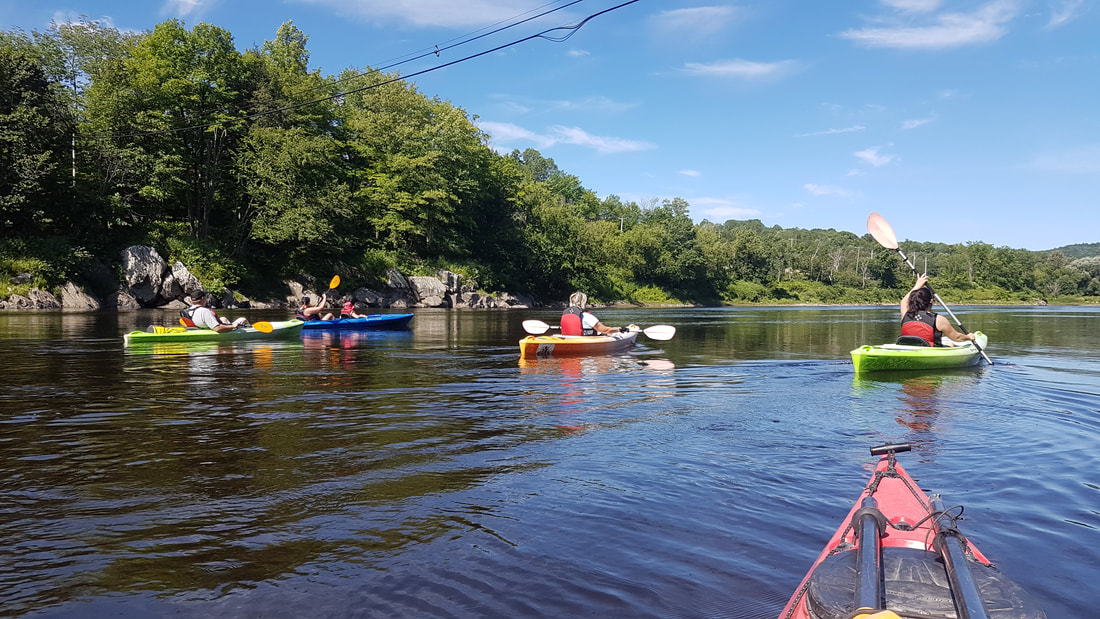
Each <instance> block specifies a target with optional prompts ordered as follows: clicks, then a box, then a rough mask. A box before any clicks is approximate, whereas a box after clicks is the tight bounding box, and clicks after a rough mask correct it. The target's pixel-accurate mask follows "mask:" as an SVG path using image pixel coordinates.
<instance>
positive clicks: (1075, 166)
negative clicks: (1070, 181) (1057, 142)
mask: <svg viewBox="0 0 1100 619" xmlns="http://www.w3.org/2000/svg"><path fill="white" fill-rule="evenodd" d="M1033 166H1034V167H1035V168H1037V169H1039V170H1043V171H1045V172H1062V173H1066V174H1086V175H1100V144H1091V145H1087V146H1078V147H1074V148H1067V149H1065V150H1060V151H1049V152H1045V153H1040V154H1039V155H1038V156H1037V157H1036V158H1035V161H1034V162H1033Z"/></svg>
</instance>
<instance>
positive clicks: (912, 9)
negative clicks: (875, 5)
mask: <svg viewBox="0 0 1100 619" xmlns="http://www.w3.org/2000/svg"><path fill="white" fill-rule="evenodd" d="M880 1H881V3H882V4H884V5H886V6H888V7H890V8H892V9H894V10H896V11H901V12H903V13H930V12H932V11H935V10H936V9H938V8H940V4H941V2H940V0H880Z"/></svg>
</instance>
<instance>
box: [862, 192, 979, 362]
mask: <svg viewBox="0 0 1100 619" xmlns="http://www.w3.org/2000/svg"><path fill="white" fill-rule="evenodd" d="M867 231H868V232H870V233H871V236H873V237H875V240H876V241H878V244H879V245H882V246H883V247H885V248H886V249H892V250H894V251H896V252H898V255H899V256H901V259H902V260H904V261H905V264H908V265H909V268H910V269H912V270H913V273H914V274H915V275H919V274H920V272H919V271H917V267H915V266H913V263H912V262H911V261H910V260H909V258H908V257H907V256H906V255H905V253H904V252H902V251H901V247H899V246H898V237H897V235H895V234H894V229H893V228H891V227H890V224H888V223H886V220H885V219H883V218H882V215H879V214H878V213H871V216H870V217H868V218H867ZM925 286H928V290H929V292H931V293H932V296H933V297H935V299H936V302H937V303H939V304H940V305H941V306H943V309H944V310H945V311H946V312H947V313H948V314H949V315H950V316H951V318H952V319H954V321H955V324H957V325H958V326H959V330H960V331H962V332H963V333H970V332H969V331H967V330H966V327H964V326H963V323H962V321H961V320H959V317H958V316H956V315H955V312H952V311H951V308H950V307H947V304H946V303H944V302H943V299H941V298H940V295H938V294H936V291H935V290H933V289H932V285H931V284H927V283H926V284H925ZM971 343H972V344H974V348H977V349H978V352H980V353H981V354H982V357H983V358H985V360H986V361H988V362H989V365H993V360H992V359H990V358H989V355H987V354H985V351H984V350H982V347H981V345H980V344H978V341H977V340H974V341H973V342H971Z"/></svg>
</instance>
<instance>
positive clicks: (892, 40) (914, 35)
mask: <svg viewBox="0 0 1100 619" xmlns="http://www.w3.org/2000/svg"><path fill="white" fill-rule="evenodd" d="M1019 14H1020V8H1019V7H1018V6H1017V0H994V1H993V2H990V3H988V4H986V5H984V6H982V7H979V8H978V9H977V10H975V11H973V12H971V13H939V14H936V15H933V16H930V18H929V21H928V23H926V24H923V25H910V20H905V21H904V22H901V21H899V22H897V23H896V24H887V25H883V26H874V27H868V28H859V29H851V30H846V31H844V32H842V33H840V36H841V37H842V38H845V39H848V40H850V41H853V42H855V43H857V44H860V45H865V46H867V47H886V48H894V49H948V48H953V47H962V46H965V45H976V44H980V43H989V42H992V41H996V40H997V39H1000V38H1001V37H1003V36H1004V35H1005V34H1006V32H1007V31H1006V29H1005V25H1006V24H1008V22H1010V21H1012V20H1013V19H1015V18H1016V16H1017V15H1019ZM880 21H883V22H888V21H890V20H889V19H888V18H883V19H882V20H880Z"/></svg>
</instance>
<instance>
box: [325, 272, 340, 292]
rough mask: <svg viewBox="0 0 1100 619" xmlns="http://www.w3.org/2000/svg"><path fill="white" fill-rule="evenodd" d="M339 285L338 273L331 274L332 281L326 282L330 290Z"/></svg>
mask: <svg viewBox="0 0 1100 619" xmlns="http://www.w3.org/2000/svg"><path fill="white" fill-rule="evenodd" d="M339 285H340V276H339V275H333V276H332V281H331V282H329V283H328V287H329V289H330V290H331V289H332V288H336V287H338V286H339Z"/></svg>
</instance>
